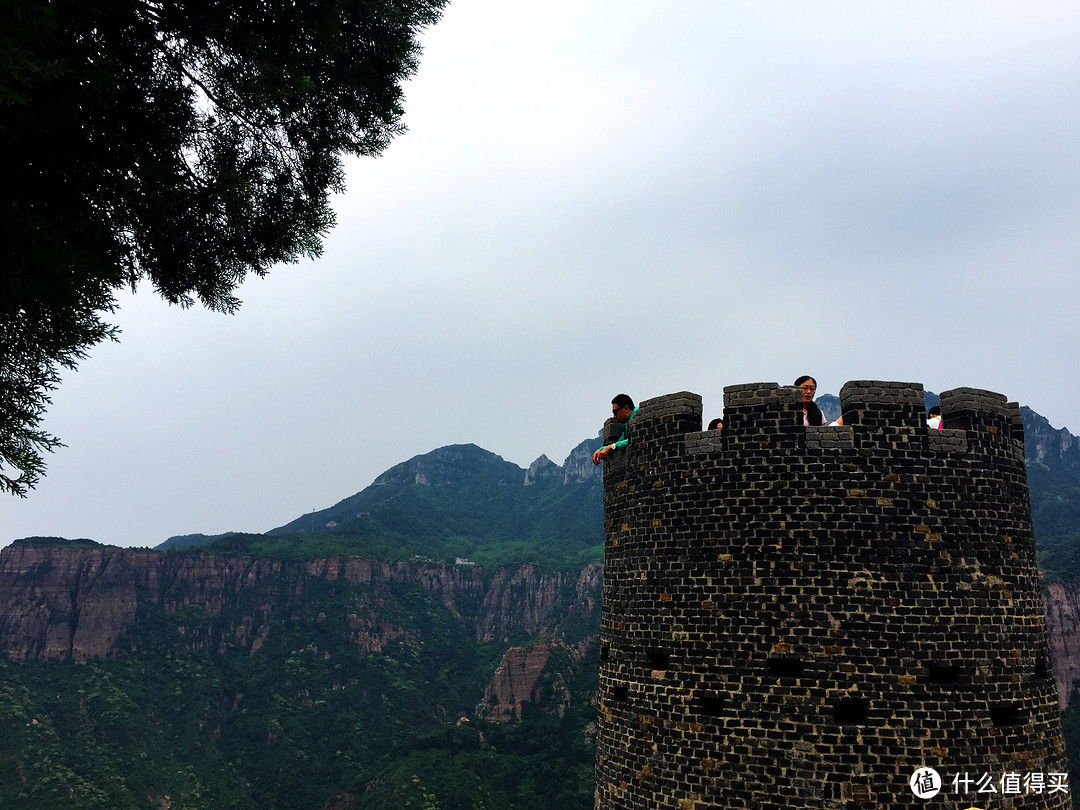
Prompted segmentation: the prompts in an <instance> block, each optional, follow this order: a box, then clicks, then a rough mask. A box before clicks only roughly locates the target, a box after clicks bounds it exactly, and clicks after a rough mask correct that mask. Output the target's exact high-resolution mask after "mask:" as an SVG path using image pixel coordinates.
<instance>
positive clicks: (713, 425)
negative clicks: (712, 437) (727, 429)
mask: <svg viewBox="0 0 1080 810" xmlns="http://www.w3.org/2000/svg"><path fill="white" fill-rule="evenodd" d="M723 426H724V423H723V422H721V421H720V420H719V419H713V420H712V421H711V422H709V430H716V429H717V428H719V427H723Z"/></svg>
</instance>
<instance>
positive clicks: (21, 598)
mask: <svg viewBox="0 0 1080 810" xmlns="http://www.w3.org/2000/svg"><path fill="white" fill-rule="evenodd" d="M600 571H601V567H600V565H599V564H593V565H590V566H587V567H586V568H585V569H583V570H582V571H580V572H577V573H576V574H572V575H571V574H564V573H544V572H540V571H538V570H537V569H536V568H535V567H533V566H530V565H526V566H521V567H517V568H508V569H500V570H498V571H495V572H493V573H488V572H486V571H484V569H482V568H480V567H478V566H474V565H446V564H436V563H423V562H396V563H377V562H372V561H370V560H364V559H360V558H357V557H331V558H327V559H319V560H311V561H307V562H282V561H279V560H268V559H253V558H249V557H231V556H222V555H211V554H184V555H168V554H162V553H160V552H154V551H145V550H133V549H122V548H113V547H108V546H102V547H99V548H94V549H66V548H56V547H48V546H45V547H25V546H9V547H7V548H5V549H3V550H2V551H0V646H2V648H3V651H4V652H5V653H6V654H7V655H8V656H9V657H12V658H18V659H39V658H41V659H60V660H74V661H80V662H82V661H87V660H89V659H91V658H99V657H105V656H110V655H113V654H115V653H116V652H117V651H118V649H119V648H120V646H121V644H122V642H123V639H124V636H125V631H127V630H128V629H129V628H130V627H131V626H132V625H133V623H134V622H135V621H136V617H137V615H138V611H139V608H140V607H141V606H143V605H156V606H160V607H162V608H164V610H166V611H167V612H169V613H172V614H181V615H182V611H183V610H184V609H186V608H189V607H195V608H199V609H200V612H201V613H204V614H206V615H209V616H222V617H223V618H224V619H225V623H224V626H222V627H220V628H219V629H218V635H217V636H216V637H215V638H209V637H207V638H197V637H193V638H192V639H191V643H192V644H193V645H200V644H201V645H205V646H208V647H209V646H213V647H214V648H217V649H224V648H225V647H227V646H232V645H241V646H244V647H247V648H248V649H249V650H250V651H252V652H254V651H256V650H258V649H259V647H260V646H261V645H262V644H263V643H264V642H265V641H266V638H267V637H268V634H269V633H270V632H271V631H270V628H271V624H272V622H271V617H272V615H273V614H274V611H275V609H277V608H278V606H279V605H283V604H286V603H289V602H292V601H295V600H303V599H305V598H307V597H308V596H310V594H312V593H315V592H317V591H318V590H319V585H320V583H322V584H325V583H333V582H336V581H338V580H344V581H345V582H347V583H349V584H350V585H352V586H355V590H353V591H350V597H349V599H350V603H349V607H348V613H347V616H346V617H345V618H346V619H347V624H348V627H349V630H350V632H351V634H352V639H353V640H354V641H355V643H356V644H357V645H359V646H360V647H362V648H364V649H367V650H372V651H378V650H380V649H381V648H382V647H383V646H384V645H385V644H386V643H388V642H389V641H392V640H397V639H402V638H405V639H406V640H407V637H408V631H407V630H406V629H405V628H404V627H403V626H402V622H401V621H400V617H398V618H396V617H395V616H394V615H393V612H392V611H389V612H388V611H385V610H383V606H384V604H385V603H386V599H387V595H388V594H389V593H390V592H391V591H392V590H393V588H394V587H395V585H402V584H407V585H415V586H419V587H421V588H423V589H424V590H425V591H427V592H428V593H430V594H431V595H433V596H434V597H435V598H436V599H438V601H439V602H440V603H441V604H442V605H443V607H445V609H446V610H447V612H448V613H449V614H450V615H451V616H452V617H453V618H454V619H455V620H456V621H458V622H460V623H461V624H462V625H464V626H465V627H466V628H467V629H468V631H469V632H470V633H472V634H474V635H475V637H476V639H477V640H478V641H482V642H500V643H506V642H509V641H511V640H512V639H515V638H536V637H537V636H542V635H549V636H552V637H555V638H563V637H567V636H571V637H573V639H572V640H574V641H576V640H577V638H578V637H580V635H581V634H582V633H583V632H587V631H584V630H583V628H588V627H596V626H598V625H599V602H600V579H601V573H600Z"/></svg>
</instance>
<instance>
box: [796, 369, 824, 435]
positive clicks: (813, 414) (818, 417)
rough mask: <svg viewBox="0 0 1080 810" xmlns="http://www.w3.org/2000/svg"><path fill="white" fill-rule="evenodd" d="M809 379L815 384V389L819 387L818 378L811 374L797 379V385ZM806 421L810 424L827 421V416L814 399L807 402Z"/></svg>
mask: <svg viewBox="0 0 1080 810" xmlns="http://www.w3.org/2000/svg"><path fill="white" fill-rule="evenodd" d="M807 380H809V381H810V382H812V383H813V384H814V388H815V389H816V388H817V380H815V379H814V378H813V377H811V376H810V375H809V374H803V375H802V376H801V377H799V379H797V380H795V387H796V388H798V387H799V386H800V385H802V384H803V383H804V382H806V381H807ZM806 422H807V424H810V425H820V424H822V423H824V422H825V416H824V415H823V414H822V413H821V408H819V407H818V406H817V403H816V402H814V401H813V400H810V401H809V402H807V403H806Z"/></svg>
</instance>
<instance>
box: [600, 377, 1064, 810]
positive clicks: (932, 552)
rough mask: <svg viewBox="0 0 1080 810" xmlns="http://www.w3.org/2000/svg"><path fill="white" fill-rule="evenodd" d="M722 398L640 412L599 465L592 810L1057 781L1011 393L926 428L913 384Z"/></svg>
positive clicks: (1054, 710) (906, 801) (1049, 803)
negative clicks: (600, 582)
mask: <svg viewBox="0 0 1080 810" xmlns="http://www.w3.org/2000/svg"><path fill="white" fill-rule="evenodd" d="M724 397H725V410H724V428H723V429H722V430H719V431H702V430H701V400H700V397H697V396H696V395H694V394H689V393H687V392H681V393H678V394H673V395H670V396H668V397H658V398H655V399H652V400H647V401H646V402H643V403H642V404H641V409H640V410H639V412H638V415H637V416H636V417H635V419H634V421H633V422H632V423H631V427H630V430H629V431H628V434H629V439H630V444H629V446H628V447H627V448H626V450H625V451H622V452H620V453H617V454H616V455H615V456H613V457H612V458H611V459H610V460H609V461H608V462H606V463H605V469H604V513H605V577H604V597H603V615H602V620H601V641H602V644H603V646H604V647H605V648H606V649H607V650H608V653H607V656H606V658H604V660H603V661H602V662H601V665H600V692H601V700H600V710H599V712H598V718H597V762H596V807H597V808H598V810H655V808H661V807H677V808H685V809H686V810H750V808H781V807H784V808H786V807H799V808H850V807H863V806H865V807H889V808H915V807H923V806H925V805H924V803H923V802H922V801H921V800H919V799H917V798H916V797H915V796H914V795H913V794H912V793H911V791H910V790H909V788H908V780H909V779H910V778H911V775H912V773H913V771H914V770H915V769H916V768H918V767H921V766H930V767H933V768H935V769H937V770H938V772H939V773H941V774H950V773H955V772H958V771H968V772H977V773H979V774H981V773H983V772H986V773H992V774H996V775H997V776H999V777H1000V776H1001V775H1003V774H1004V773H1007V772H1032V771H1042V772H1044V773H1050V772H1064V771H1065V770H1066V767H1065V758H1064V742H1063V738H1062V731H1061V723H1060V719H1059V715H1058V707H1057V698H1056V694H1055V689H1054V682H1053V681H1052V680H1051V679H1050V678H1049V673H1047V672H1045V671H1041V672H1040V671H1039V669H1038V667H1037V664H1036V662H1038V661H1045V660H1047V657H1048V653H1047V645H1046V638H1045V631H1044V629H1043V626H1042V622H1043V612H1042V605H1041V601H1040V598H1039V591H1038V572H1037V569H1036V565H1035V549H1034V538H1033V535H1032V528H1031V514H1030V507H1029V502H1028V493H1027V483H1026V476H1025V469H1024V458H1023V428H1022V425H1021V422H1020V417H1019V408H1018V407H1017V406H1016V403H1010V402H1006V401H1005V398H1004V397H1002V396H1001V395H999V394H994V393H992V392H988V391H980V390H977V389H969V388H959V389H955V390H954V391H947V392H944V393H942V395H941V403H942V411H943V414H944V418H945V424H947V425H948V426H949V427H948V428H946V429H944V430H928V429H927V428H926V426H925V422H924V417H923V391H922V386H921V385H919V384H917V383H899V382H878V381H873V380H870V381H867V380H862V381H854V382H850V383H848V384H846V385H845V386H844V388H843V389H841V408H842V411H843V413H844V422H845V424H844V426H843V427H839V428H833V427H812V428H805V427H803V426H802V425H801V408H800V405H799V402H800V400H799V392H798V390H797V389H795V388H793V387H782V386H778V385H776V384H775V383H751V384H747V385H738V386H731V387H729V388H726V389H725V392H724ZM1045 669H1046V668H1045V667H1044V668H1043V670H1045ZM644 718H648V719H647V720H646V719H644ZM949 789H950V790H951V787H950V788H949ZM963 799H964V797H963V796H950V797H949V800H948V801H946V802H945V803H944V804H943V805H942V806H948V807H961V806H966V804H967V802H965V801H963ZM1008 801H1009V802H1010V804H1009V805H1008V806H1010V807H1014V808H1034V807H1038V808H1054V809H1055V810H1056V809H1057V808H1062V809H1063V808H1066V807H1068V805H1069V795H1068V794H1066V793H1060V792H1059V793H1055V794H1049V793H1043V794H1041V795H1035V794H1030V795H1019V796H1010V797H1008ZM1002 806H1006V805H1002Z"/></svg>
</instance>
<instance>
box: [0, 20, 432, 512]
mask: <svg viewBox="0 0 1080 810" xmlns="http://www.w3.org/2000/svg"><path fill="white" fill-rule="evenodd" d="M445 2H446V0H304V2H300V3H294V2H289V1H288V0H231V1H230V2H228V3H212V2H205V0H175V1H173V0H5V2H4V3H3V4H2V5H0V155H2V157H0V161H2V163H0V165H2V166H3V174H2V176H3V177H4V179H5V181H6V182H5V186H6V188H7V189H8V192H7V193H6V196H5V197H4V199H3V200H2V202H0V234H2V237H3V238H2V242H0V243H2V244H3V245H4V251H5V256H4V261H3V273H2V274H0V488H2V489H5V490H7V491H9V492H13V493H15V494H20V495H25V494H26V492H27V490H28V489H29V488H31V487H33V485H34V484H35V482H36V481H37V479H38V477H39V476H40V474H41V472H42V471H43V461H42V451H48V450H52V449H53V448H54V447H56V446H57V445H58V444H59V442H58V440H57V439H56V438H55V437H52V436H50V435H49V434H47V433H46V432H44V431H43V430H41V428H40V423H41V418H42V416H43V414H44V411H45V408H46V407H47V405H48V404H49V392H50V391H51V390H53V389H54V388H55V386H56V384H57V382H58V374H59V371H60V369H62V368H73V367H74V366H75V365H76V364H77V363H78V362H79V361H80V360H82V359H83V358H84V357H85V354H86V351H87V350H88V349H89V348H90V347H91V346H93V345H95V344H96V343H98V342H100V341H101V340H103V339H105V338H107V337H115V329H114V328H113V327H112V326H110V325H109V324H107V323H106V322H105V321H104V320H103V317H107V315H108V313H111V312H112V311H113V309H114V306H115V298H114V293H115V290H117V289H118V288H120V287H122V286H125V285H130V286H132V287H134V286H135V285H136V283H137V282H138V281H140V280H146V281H148V282H149V283H150V284H151V285H152V286H153V288H154V289H155V290H156V291H157V292H158V293H159V294H160V295H162V296H163V297H164V298H165V299H166V300H168V301H169V302H171V303H174V304H179V305H180V306H190V305H192V304H193V303H195V302H200V303H202V304H204V305H205V306H207V307H209V308H211V309H213V310H218V311H222V312H232V311H234V310H235V309H236V307H237V305H238V303H239V302H238V301H237V299H236V298H235V296H234V295H233V291H234V290H235V288H236V286H237V285H238V284H239V283H240V282H242V281H243V280H244V278H245V277H246V276H247V275H248V274H250V273H254V274H256V275H262V274H264V273H266V272H267V270H268V269H269V268H270V267H271V266H273V265H274V264H277V263H281V262H294V261H297V260H298V259H299V258H301V257H304V256H307V257H312V256H315V255H318V253H319V252H320V250H321V239H322V236H323V235H325V233H326V232H327V231H328V229H329V228H330V227H331V226H332V225H333V213H332V211H331V208H330V205H329V195H330V194H331V193H332V192H336V191H340V190H342V188H343V186H342V182H343V176H342V168H341V157H342V155H344V154H354V155H377V154H379V153H380V151H381V150H382V149H383V148H384V147H385V146H386V145H387V143H388V142H389V140H390V139H391V137H393V136H394V135H395V134H397V133H399V132H400V131H401V130H402V125H401V123H400V119H401V115H402V108H401V101H402V90H401V84H402V82H403V80H404V79H406V78H407V77H408V76H409V75H410V74H411V73H412V72H413V71H414V70H415V68H416V65H417V58H418V54H419V47H418V45H417V43H416V36H417V34H418V33H419V31H420V30H421V29H422V28H423V27H425V26H427V25H430V24H433V23H434V22H435V21H436V20H437V19H438V16H439V14H440V12H441V9H442V7H443V5H445Z"/></svg>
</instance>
